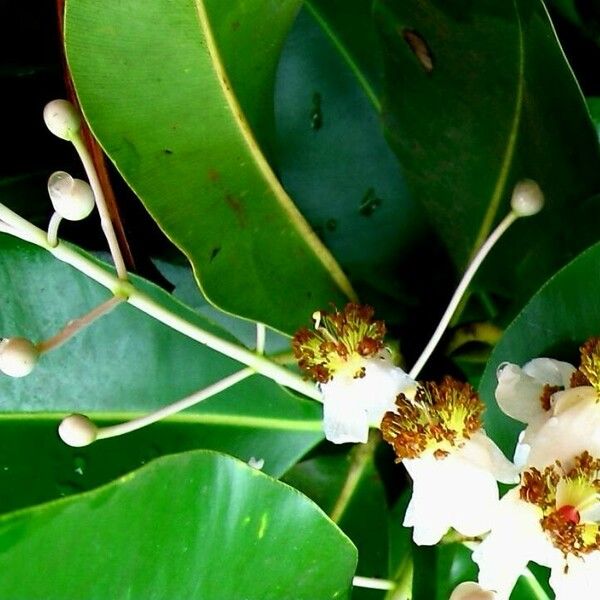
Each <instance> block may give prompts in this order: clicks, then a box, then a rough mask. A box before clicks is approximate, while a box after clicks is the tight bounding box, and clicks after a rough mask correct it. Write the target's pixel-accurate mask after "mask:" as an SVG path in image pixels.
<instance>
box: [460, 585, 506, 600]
mask: <svg viewBox="0 0 600 600" xmlns="http://www.w3.org/2000/svg"><path fill="white" fill-rule="evenodd" d="M495 598H496V594H494V592H490V591H488V590H484V589H483V588H482V587H481V586H480V585H478V584H476V583H474V582H473V581H465V582H464V583H461V584H460V585H458V586H456V587H455V588H454V591H453V592H452V595H451V596H450V598H449V600H495Z"/></svg>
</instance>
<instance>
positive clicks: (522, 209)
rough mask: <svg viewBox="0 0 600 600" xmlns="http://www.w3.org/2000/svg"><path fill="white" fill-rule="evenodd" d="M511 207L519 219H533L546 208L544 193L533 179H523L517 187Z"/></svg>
mask: <svg viewBox="0 0 600 600" xmlns="http://www.w3.org/2000/svg"><path fill="white" fill-rule="evenodd" d="M510 205H511V207H512V209H513V212H514V213H515V214H516V215H518V216H519V217H531V216H532V215H535V214H537V213H539V212H540V210H542V208H543V207H544V193H543V192H542V190H541V189H540V186H539V185H538V184H537V183H536V182H535V181H533V179H522V180H521V181H519V182H518V183H517V185H515V189H514V190H513V193H512V198H511V200H510Z"/></svg>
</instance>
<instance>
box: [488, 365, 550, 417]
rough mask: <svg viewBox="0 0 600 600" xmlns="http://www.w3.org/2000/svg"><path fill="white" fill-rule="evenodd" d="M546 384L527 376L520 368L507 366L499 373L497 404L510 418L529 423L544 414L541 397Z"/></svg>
mask: <svg viewBox="0 0 600 600" xmlns="http://www.w3.org/2000/svg"><path fill="white" fill-rule="evenodd" d="M543 389H544V383H542V382H540V381H538V380H537V379H535V378H534V377H531V375H527V373H525V372H524V371H523V370H522V369H521V368H520V367H518V366H517V365H513V364H507V365H506V366H504V367H503V368H502V369H501V370H499V372H498V385H497V386H496V402H497V403H498V406H499V407H500V408H501V409H502V411H503V412H504V413H506V414H507V415H508V416H509V417H512V418H513V419H516V420H517V421H521V422H523V423H529V422H530V421H532V420H533V419H534V418H535V417H537V416H538V415H540V414H543V413H544V409H543V408H542V405H541V403H540V396H541V395H542V391H543Z"/></svg>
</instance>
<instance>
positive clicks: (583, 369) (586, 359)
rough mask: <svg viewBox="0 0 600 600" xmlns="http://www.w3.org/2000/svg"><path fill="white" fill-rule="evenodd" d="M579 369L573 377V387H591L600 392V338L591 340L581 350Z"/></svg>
mask: <svg viewBox="0 0 600 600" xmlns="http://www.w3.org/2000/svg"><path fill="white" fill-rule="evenodd" d="M579 353H580V356H581V361H580V365H579V369H578V370H577V371H575V373H573V375H572V377H571V387H578V386H580V385H591V386H593V387H594V388H596V391H598V392H600V337H592V338H590V339H589V340H588V341H587V342H586V343H585V344H583V346H581V348H579Z"/></svg>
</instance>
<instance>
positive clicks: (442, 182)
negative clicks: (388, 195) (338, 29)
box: [376, 0, 600, 301]
mask: <svg viewBox="0 0 600 600" xmlns="http://www.w3.org/2000/svg"><path fill="white" fill-rule="evenodd" d="M376 14H377V15H378V16H379V23H380V27H381V35H382V38H383V42H384V52H385V56H386V98H385V101H384V110H383V117H384V123H385V127H386V132H387V136H388V139H389V141H390V142H391V144H392V146H393V147H394V148H395V151H396V154H397V155H398V157H399V159H400V162H401V164H402V167H403V169H404V172H405V174H406V177H407V180H408V183H409V185H410V189H411V190H412V192H413V193H414V195H415V197H416V198H417V199H418V200H420V201H422V202H423V204H424V205H425V207H426V208H427V210H428V212H429V215H430V217H431V221H432V223H433V225H434V226H435V228H436V229H437V231H438V232H439V233H440V235H441V236H442V238H443V239H444V241H445V244H446V246H447V248H448V249H449V251H450V253H451V255H452V257H453V259H454V261H455V264H456V265H458V266H459V267H462V266H464V265H465V263H466V262H467V261H468V259H469V257H470V256H472V254H473V252H474V251H475V250H476V249H477V248H478V247H479V246H480V245H481V243H482V242H483V241H484V239H485V238H486V236H487V235H488V234H489V232H490V230H491V228H492V227H493V226H494V224H495V223H496V222H498V221H499V220H500V218H501V217H503V216H504V214H505V213H506V212H508V205H509V199H510V196H511V192H512V189H513V187H514V185H515V183H516V182H517V181H518V180H520V179H522V178H525V177H528V178H532V179H535V180H536V181H537V182H538V183H539V184H540V186H541V188H542V190H543V191H544V193H545V195H546V200H547V208H546V210H545V211H543V212H542V213H541V214H540V215H538V216H536V217H535V218H532V219H528V220H526V221H525V220H524V221H523V222H521V223H517V224H516V225H515V226H513V228H512V231H510V232H509V233H508V235H507V236H506V237H505V238H504V240H503V241H501V242H500V246H499V248H498V249H497V251H495V253H494V258H492V259H491V261H490V262H489V263H488V265H487V270H486V274H487V277H486V278H485V286H484V287H485V288H486V289H491V290H493V291H494V292H496V293H498V294H501V295H502V296H505V297H506V296H508V297H511V296H513V295H514V296H517V297H518V299H519V301H520V299H523V298H526V297H527V296H528V295H530V294H531V293H532V292H533V291H534V290H535V289H536V288H537V287H538V286H539V285H540V284H541V283H542V282H543V281H544V280H545V279H546V278H547V277H548V276H549V275H550V274H551V273H553V272H554V271H555V270H556V269H557V268H558V267H559V266H561V265H563V264H565V262H566V261H567V260H568V259H569V258H571V257H572V256H573V255H574V253H576V252H578V251H580V250H581V249H582V248H584V247H585V246H584V245H583V244H581V243H578V240H576V239H575V240H571V242H572V243H573V244H574V246H569V245H568V244H567V243H566V241H565V239H564V236H563V229H564V220H565V218H567V216H568V215H570V211H571V210H572V209H573V208H574V207H577V206H578V204H579V203H581V202H583V201H584V200H585V199H586V198H588V197H589V196H591V195H592V194H594V193H596V192H597V191H598V189H600V170H599V169H598V164H599V163H600V154H599V148H598V142H597V139H596V134H595V132H594V131H593V128H592V126H591V123H590V119H589V116H588V114H587V111H586V107H585V104H584V102H583V98H582V96H581V93H580V91H579V89H578V86H577V83H576V81H575V80H574V78H573V74H572V72H571V70H570V68H569V65H568V64H567V62H566V60H565V57H564V55H563V53H562V51H561V48H560V46H559V44H558V42H557V40H556V37H555V35H554V31H553V29H552V25H551V23H550V21H549V19H548V16H547V14H546V11H545V8H544V6H543V4H542V2H540V1H539V0H535V1H529V0H527V1H525V0H513V1H512V2H503V1H498V0H482V1H480V2H469V1H461V2H452V3H448V2H446V1H445V0H427V1H425V2H422V1H418V2H417V1H416V0H409V1H407V2H400V3H398V2H393V1H392V0H378V1H377V3H376ZM550 123H551V126H550V125H549V124H550ZM586 222H587V221H586ZM589 227H590V228H591V227H592V226H591V225H590V226H589ZM584 228H585V225H584ZM590 235H591V234H590ZM593 235H594V236H595V239H594V241H595V240H597V239H598V234H597V230H596V228H595V225H594V227H593ZM482 285H483V284H482Z"/></svg>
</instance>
